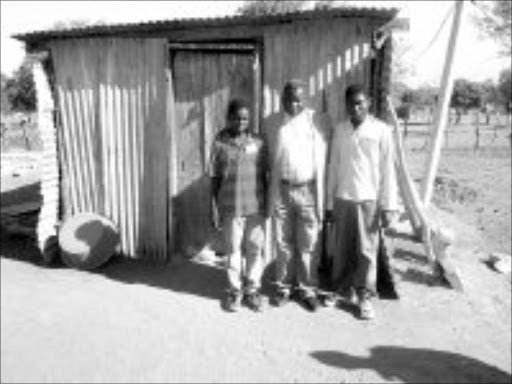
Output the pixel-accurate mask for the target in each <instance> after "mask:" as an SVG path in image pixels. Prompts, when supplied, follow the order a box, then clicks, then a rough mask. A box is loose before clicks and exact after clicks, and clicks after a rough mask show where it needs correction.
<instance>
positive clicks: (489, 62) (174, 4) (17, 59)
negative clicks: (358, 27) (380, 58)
mask: <svg viewBox="0 0 512 384" xmlns="http://www.w3.org/2000/svg"><path fill="white" fill-rule="evenodd" d="M241 3H242V1H39V0H38V1H20V0H1V2H0V4H1V5H0V6H1V12H0V15H1V23H0V25H1V70H2V72H3V73H6V74H9V75H10V74H12V72H13V71H14V70H15V69H16V68H17V67H18V66H19V65H20V63H21V60H22V58H23V54H24V51H23V44H21V43H19V42H17V40H14V39H12V38H10V36H11V35H13V34H15V33H23V32H30V31H36V30H44V29H47V28H49V27H51V26H52V25H53V24H54V23H56V22H57V21H69V20H77V19H79V20H89V21H96V20H101V21H103V22H105V23H107V24H116V23H131V22H135V23H136V22H141V21H153V20H164V19H173V18H189V17H218V16H224V15H233V14H234V12H235V10H236V9H237V8H238V7H239V6H240V5H241ZM349 3H351V4H352V5H356V6H373V7H375V6H376V7H380V6H386V7H390V6H395V7H397V8H400V9H401V11H400V14H399V17H406V18H409V20H410V30H409V31H408V32H400V33H398V34H397V35H396V36H397V37H398V38H400V39H402V40H404V41H405V43H406V44H407V45H409V46H410V47H411V49H410V50H408V51H407V53H406V54H405V55H404V62H405V63H408V64H409V65H410V68H411V70H412V72H413V75H412V76H410V77H409V78H407V79H406V81H407V83H408V84H409V85H411V86H416V85H419V84H421V83H430V84H433V85H435V84H438V83H439V81H440V78H441V73H442V69H443V66H444V60H445V54H446V46H447V43H448V37H449V33H450V29H451V20H452V19H451V18H450V19H449V20H448V21H447V22H446V24H445V25H444V27H443V30H442V33H440V35H439V36H438V38H437V39H436V40H435V43H434V44H432V46H431V47H430V48H429V49H428V50H427V51H426V52H425V53H423V54H421V53H422V52H423V51H424V50H425V48H427V46H428V45H429V42H430V41H431V40H432V38H433V36H434V35H435V33H436V31H437V30H438V28H439V26H440V24H441V22H442V21H443V19H444V17H445V15H446V13H447V11H448V10H449V9H450V8H451V7H452V6H453V5H454V2H453V1H349ZM478 3H483V4H482V6H488V4H485V2H478ZM478 13H479V10H478V9H477V8H476V7H475V6H474V5H473V4H471V3H470V2H469V1H466V2H465V6H464V17H463V21H462V26H461V30H460V34H459V40H458V46H457V55H456V57H455V62H454V72H455V73H454V74H455V77H464V78H467V79H471V80H475V81H482V80H485V79H489V78H490V79H493V80H495V79H497V77H498V75H499V72H500V70H501V69H503V68H504V67H506V66H507V65H510V58H503V57H501V58H500V57H499V56H498V54H497V53H498V50H499V47H498V46H497V45H496V44H495V43H494V42H493V41H491V40H488V39H487V38H484V37H482V36H480V35H479V32H478V30H477V29H476V27H475V26H474V22H473V16H474V15H476V14H478ZM420 54H421V55H420Z"/></svg>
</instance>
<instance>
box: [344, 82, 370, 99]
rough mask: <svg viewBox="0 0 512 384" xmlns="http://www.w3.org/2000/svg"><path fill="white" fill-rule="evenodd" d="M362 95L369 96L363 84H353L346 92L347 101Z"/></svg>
mask: <svg viewBox="0 0 512 384" xmlns="http://www.w3.org/2000/svg"><path fill="white" fill-rule="evenodd" d="M361 94H362V95H365V96H367V94H366V88H365V87H364V86H363V85H362V84H351V85H349V86H348V87H347V89H346V90H345V100H349V99H351V98H353V97H354V96H357V95H361Z"/></svg>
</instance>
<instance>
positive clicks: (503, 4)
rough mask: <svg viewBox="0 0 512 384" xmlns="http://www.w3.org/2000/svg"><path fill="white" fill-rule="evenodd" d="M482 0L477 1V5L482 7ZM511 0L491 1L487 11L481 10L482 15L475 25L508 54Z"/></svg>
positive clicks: (503, 52)
mask: <svg viewBox="0 0 512 384" xmlns="http://www.w3.org/2000/svg"><path fill="white" fill-rule="evenodd" d="M483 3H487V2H483V1H479V2H478V4H477V6H479V7H481V8H483V7H484V6H483ZM511 20H512V2H511V1H510V0H495V1H492V6H491V9H490V10H489V11H484V12H482V15H481V16H479V17H478V18H477V19H476V22H477V25H478V26H479V27H480V30H481V31H482V33H483V34H484V35H485V36H488V37H490V38H492V39H493V40H496V41H497V42H498V43H499V44H500V45H501V46H502V48H503V51H502V54H503V55H505V56H510V55H511V54H512V47H511V38H512V33H511V31H512V21H511Z"/></svg>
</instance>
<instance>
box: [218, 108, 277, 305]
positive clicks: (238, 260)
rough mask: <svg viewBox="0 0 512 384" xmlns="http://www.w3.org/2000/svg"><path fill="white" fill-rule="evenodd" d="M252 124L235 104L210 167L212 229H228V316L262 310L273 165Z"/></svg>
mask: <svg viewBox="0 0 512 384" xmlns="http://www.w3.org/2000/svg"><path fill="white" fill-rule="evenodd" d="M249 120H250V109H249V106H248V105H247V104H246V103H245V102H244V101H242V100H238V99H234V100H232V101H231V102H230V103H229V106H228V111H227V127H226V128H225V129H223V130H222V131H220V132H219V133H218V134H217V136H216V138H215V140H214V143H213V148H212V156H211V164H210V177H211V205H212V207H211V213H212V224H213V226H214V227H215V228H220V227H222V230H223V234H224V239H225V244H226V248H227V249H226V251H227V254H228V266H227V277H228V284H229V287H228V292H227V296H226V299H225V302H224V308H225V309H226V310H228V311H237V310H238V309H239V308H240V306H241V303H242V301H243V302H244V303H245V304H246V305H247V306H248V307H249V308H251V309H252V310H254V311H261V309H262V300H261V296H260V293H259V289H260V284H261V282H260V280H261V275H262V249H263V245H264V240H265V232H264V222H265V217H264V212H265V191H266V188H267V173H268V171H267V169H268V165H267V163H268V160H267V153H266V152H267V151H266V148H265V146H264V143H263V140H262V139H261V138H259V137H258V136H257V135H255V134H253V133H251V132H249ZM242 257H243V258H244V259H245V263H244V264H245V270H243V269H242V265H243V263H242Z"/></svg>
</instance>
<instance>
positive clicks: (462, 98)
mask: <svg viewBox="0 0 512 384" xmlns="http://www.w3.org/2000/svg"><path fill="white" fill-rule="evenodd" d="M450 105H451V107H452V108H455V113H456V115H457V117H456V121H455V123H456V124H458V123H460V118H461V116H462V114H463V113H466V112H467V111H468V110H469V109H472V108H480V106H481V105H482V93H481V87H479V85H478V84H477V83H473V82H471V81H469V80H466V79H457V80H455V82H454V84H453V93H452V98H451V101H450Z"/></svg>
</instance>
